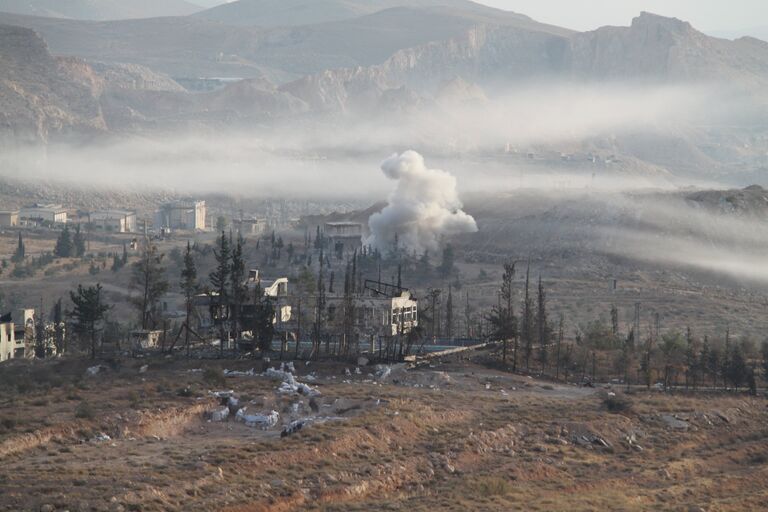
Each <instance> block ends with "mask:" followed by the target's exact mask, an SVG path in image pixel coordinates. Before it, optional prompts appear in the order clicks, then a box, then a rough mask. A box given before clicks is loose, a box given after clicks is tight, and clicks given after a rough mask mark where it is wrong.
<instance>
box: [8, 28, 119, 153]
mask: <svg viewBox="0 0 768 512" xmlns="http://www.w3.org/2000/svg"><path fill="white" fill-rule="evenodd" d="M0 69H2V70H3V73H2V76H0V138H3V139H7V138H13V139H15V140H30V141H47V140H49V139H50V138H51V137H52V136H55V135H67V134H72V133H82V132H94V131H103V130H105V129H106V124H105V122H104V118H103V116H102V113H101V107H100V105H99V101H98V95H99V94H100V91H101V87H102V85H103V84H102V82H101V80H100V79H99V78H98V77H97V76H95V74H93V73H92V70H91V69H90V68H89V67H88V66H87V65H86V64H84V63H83V62H82V61H79V60H77V59H56V58H54V57H52V56H51V54H50V53H49V52H48V48H47V47H46V45H45V42H44V41H43V40H42V39H41V38H40V37H39V36H38V35H37V34H35V33H34V32H33V31H31V30H29V29H25V28H20V27H12V26H7V25H0Z"/></svg>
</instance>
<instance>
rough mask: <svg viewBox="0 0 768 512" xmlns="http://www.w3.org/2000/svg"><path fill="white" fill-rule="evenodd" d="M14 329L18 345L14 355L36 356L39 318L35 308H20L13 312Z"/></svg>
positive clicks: (19, 356) (15, 347)
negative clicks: (36, 315)
mask: <svg viewBox="0 0 768 512" xmlns="http://www.w3.org/2000/svg"><path fill="white" fill-rule="evenodd" d="M12 318H13V330H14V338H15V339H16V345H15V346H14V355H13V357H17V358H24V357H29V358H32V357H35V339H36V332H35V331H36V330H37V319H36V317H35V310H34V309H33V308H19V309H17V310H16V311H14V313H13V317H12Z"/></svg>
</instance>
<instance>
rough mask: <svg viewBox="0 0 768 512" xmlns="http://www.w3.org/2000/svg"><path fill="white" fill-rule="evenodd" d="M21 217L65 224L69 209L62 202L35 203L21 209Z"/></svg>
mask: <svg viewBox="0 0 768 512" xmlns="http://www.w3.org/2000/svg"><path fill="white" fill-rule="evenodd" d="M19 217H20V218H22V219H25V220H28V221H29V220H31V221H39V222H51V223H54V224H65V223H66V222H67V210H65V209H64V207H63V206H61V205H60V204H34V205H32V206H27V207H24V208H22V209H21V211H20V212H19Z"/></svg>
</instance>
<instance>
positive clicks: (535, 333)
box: [487, 262, 562, 371]
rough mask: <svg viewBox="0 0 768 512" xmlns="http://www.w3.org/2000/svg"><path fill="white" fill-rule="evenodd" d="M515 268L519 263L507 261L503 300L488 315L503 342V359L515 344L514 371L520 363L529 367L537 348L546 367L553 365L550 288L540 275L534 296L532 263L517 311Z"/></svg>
mask: <svg viewBox="0 0 768 512" xmlns="http://www.w3.org/2000/svg"><path fill="white" fill-rule="evenodd" d="M515 271H516V264H515V262H509V263H506V264H504V273H503V275H502V282H501V288H500V290H499V300H498V303H497V305H496V306H495V307H494V308H493V309H492V310H491V312H490V314H489V315H488V318H487V320H488V322H489V324H490V326H491V337H492V338H494V339H497V340H500V341H501V342H502V360H503V362H504V363H506V362H507V358H508V357H509V352H510V346H509V345H510V343H511V345H512V346H511V349H512V354H511V356H512V369H513V371H517V368H518V364H520V363H522V364H524V366H525V369H526V370H529V369H530V367H531V360H532V358H533V356H534V352H535V351H536V349H538V358H537V359H538V361H539V362H540V363H541V365H542V367H543V368H544V367H547V366H548V364H549V359H550V356H549V352H550V345H551V343H552V337H553V328H552V326H551V325H550V322H549V315H548V312H547V296H546V290H545V288H544V284H543V281H542V279H541V276H539V281H538V287H537V293H536V294H535V297H534V293H533V292H532V291H531V266H530V262H529V263H528V266H527V269H526V272H525V287H524V289H523V300H522V304H521V305H520V313H519V314H516V313H515V290H514V286H513V282H514V278H515ZM561 323H562V322H561ZM561 341H562V340H561V339H560V337H558V342H557V344H556V352H557V354H556V356H557V358H559V357H560V355H561V354H560V349H561V346H560V345H561Z"/></svg>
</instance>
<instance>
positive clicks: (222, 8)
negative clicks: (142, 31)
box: [196, 0, 527, 28]
mask: <svg viewBox="0 0 768 512" xmlns="http://www.w3.org/2000/svg"><path fill="white" fill-rule="evenodd" d="M392 7H412V8H423V7H440V8H447V9H458V10H462V11H465V12H474V13H478V14H486V15H488V14H491V13H494V14H496V15H499V16H509V15H513V14H512V13H508V12H504V11H499V10H497V9H493V8H491V7H486V6H483V5H480V4H476V3H474V2H470V1H469V0H410V1H406V0H325V1H317V0H237V1H235V2H228V3H224V4H222V5H219V6H218V7H214V8H212V9H208V10H206V11H203V12H200V13H198V14H196V16H197V17H200V18H205V19H209V20H213V21H219V22H222V23H227V24H230V25H255V26H260V27H279V26H297V25H314V24H317V23H326V22H330V21H341V20H347V19H352V18H357V17H360V16H365V15H367V14H373V13H375V12H379V11H382V10H384V9H389V8H392ZM516 16H518V17H520V18H525V19H527V17H525V16H522V15H516ZM425 28H427V27H425Z"/></svg>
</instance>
